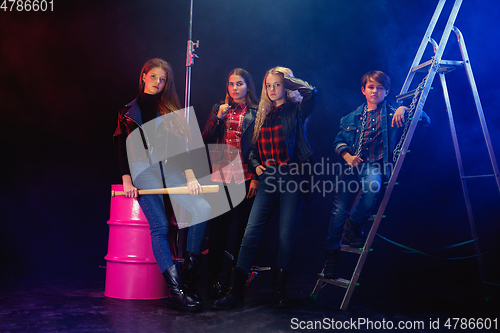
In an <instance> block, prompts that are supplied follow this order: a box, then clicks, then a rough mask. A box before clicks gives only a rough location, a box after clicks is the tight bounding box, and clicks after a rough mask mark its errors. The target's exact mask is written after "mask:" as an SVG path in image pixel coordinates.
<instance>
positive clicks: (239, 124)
mask: <svg viewBox="0 0 500 333" xmlns="http://www.w3.org/2000/svg"><path fill="white" fill-rule="evenodd" d="M246 111H247V105H246V102H244V103H242V104H239V105H237V106H236V107H234V108H231V109H230V110H229V112H228V114H227V115H226V117H225V118H224V126H225V127H226V132H225V135H224V143H225V144H226V145H227V146H226V148H225V149H224V153H223V155H222V159H221V160H220V161H219V162H214V164H213V173H212V181H214V182H219V183H230V182H231V180H232V178H233V177H234V182H235V183H236V184H241V183H243V182H245V181H246V180H249V179H251V178H252V174H251V173H249V172H248V167H247V165H246V164H245V163H243V161H242V158H241V133H242V129H243V118H244V117H245V112H246ZM238 156H239V158H237V157H238Z"/></svg>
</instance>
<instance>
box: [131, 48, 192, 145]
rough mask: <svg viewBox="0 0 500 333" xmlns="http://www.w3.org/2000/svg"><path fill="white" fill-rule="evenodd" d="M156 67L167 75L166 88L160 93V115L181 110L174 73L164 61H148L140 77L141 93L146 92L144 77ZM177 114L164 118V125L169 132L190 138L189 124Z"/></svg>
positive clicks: (154, 59)
mask: <svg viewBox="0 0 500 333" xmlns="http://www.w3.org/2000/svg"><path fill="white" fill-rule="evenodd" d="M156 67H159V68H161V69H163V70H164V71H165V73H166V75H167V81H166V82H165V87H164V88H163V90H162V91H161V92H159V94H161V97H160V101H159V103H158V106H157V107H158V110H159V111H160V114H162V115H165V114H168V113H171V112H174V111H177V110H180V109H181V103H180V101H179V96H178V95H177V90H176V89H175V84H174V72H173V71H172V67H171V66H170V64H169V63H168V62H166V61H165V60H163V59H160V58H153V59H150V60H148V61H146V63H145V64H144V66H143V67H142V70H141V75H140V76H139V91H140V92H141V93H143V92H144V86H145V83H144V75H145V74H146V75H147V74H148V73H149V71H150V70H152V69H153V68H156ZM177 113H178V112H177ZM177 113H174V115H173V117H164V123H165V125H166V127H167V130H169V131H171V132H172V133H175V135H177V136H179V137H189V136H190V130H189V126H188V125H187V122H186V120H185V119H184V117H181V116H179V115H178V114H177ZM165 120H167V121H165Z"/></svg>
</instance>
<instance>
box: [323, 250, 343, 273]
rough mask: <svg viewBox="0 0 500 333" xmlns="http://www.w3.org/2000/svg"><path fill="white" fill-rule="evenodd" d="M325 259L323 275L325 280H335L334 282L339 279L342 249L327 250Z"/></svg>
mask: <svg viewBox="0 0 500 333" xmlns="http://www.w3.org/2000/svg"><path fill="white" fill-rule="evenodd" d="M325 258H326V261H325V267H324V268H323V274H324V277H325V279H333V280H336V279H338V278H339V258H340V249H336V250H326V256H325Z"/></svg>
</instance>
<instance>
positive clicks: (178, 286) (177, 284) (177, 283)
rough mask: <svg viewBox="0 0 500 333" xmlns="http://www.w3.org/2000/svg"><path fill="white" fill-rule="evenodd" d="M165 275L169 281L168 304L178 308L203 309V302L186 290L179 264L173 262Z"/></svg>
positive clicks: (193, 310) (196, 310)
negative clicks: (195, 298)
mask: <svg viewBox="0 0 500 333" xmlns="http://www.w3.org/2000/svg"><path fill="white" fill-rule="evenodd" d="M163 277H164V278H165V281H167V286H168V291H169V293H168V298H167V304H168V305H171V306H173V307H174V308H175V309H177V310H183V311H190V312H198V311H201V310H202V306H201V303H200V302H198V301H196V300H194V299H193V298H192V297H191V296H189V294H188V293H187V291H186V287H184V285H183V284H182V279H181V274H180V272H179V266H177V264H173V265H172V266H170V267H169V268H167V269H166V270H165V272H163Z"/></svg>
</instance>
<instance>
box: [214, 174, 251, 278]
mask: <svg viewBox="0 0 500 333" xmlns="http://www.w3.org/2000/svg"><path fill="white" fill-rule="evenodd" d="M250 182H251V180H248V181H246V182H245V187H246V193H248V188H249V187H250ZM254 199H255V197H253V198H247V197H245V199H244V200H243V201H242V202H241V203H240V204H239V205H238V206H236V207H234V208H233V209H232V210H230V211H228V212H227V213H224V214H222V215H219V216H217V217H216V218H214V219H212V220H211V221H210V235H209V241H208V249H209V251H208V272H209V273H210V274H211V275H212V276H218V275H219V274H220V273H221V272H222V263H223V260H224V252H225V250H226V246H227V240H228V236H229V229H230V228H231V221H232V219H233V214H236V216H237V218H238V222H237V223H238V224H237V232H236V243H235V246H234V249H233V250H232V251H231V250H228V251H229V253H231V254H232V255H233V256H234V261H233V264H234V265H235V264H236V262H237V260H238V253H239V252H240V245H241V240H242V239H243V235H244V234H245V228H246V226H247V223H248V216H249V215H250V210H251V209H252V204H253V201H254Z"/></svg>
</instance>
